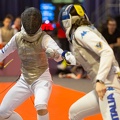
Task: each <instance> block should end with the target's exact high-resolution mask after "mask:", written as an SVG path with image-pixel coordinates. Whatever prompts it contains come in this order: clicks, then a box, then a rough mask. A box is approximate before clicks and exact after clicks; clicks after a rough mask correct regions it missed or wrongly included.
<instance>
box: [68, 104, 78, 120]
mask: <svg viewBox="0 0 120 120" xmlns="http://www.w3.org/2000/svg"><path fill="white" fill-rule="evenodd" d="M69 119H70V120H78V118H77V113H76V112H75V109H74V106H71V107H70V109H69Z"/></svg>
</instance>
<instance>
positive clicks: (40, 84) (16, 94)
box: [0, 70, 52, 119]
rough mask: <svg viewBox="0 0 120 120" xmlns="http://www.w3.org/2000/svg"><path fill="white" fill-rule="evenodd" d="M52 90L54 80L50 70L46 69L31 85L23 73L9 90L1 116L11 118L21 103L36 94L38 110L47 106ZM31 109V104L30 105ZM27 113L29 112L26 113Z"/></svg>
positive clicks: (1, 108) (0, 110)
mask: <svg viewBox="0 0 120 120" xmlns="http://www.w3.org/2000/svg"><path fill="white" fill-rule="evenodd" d="M51 90H52V80H51V75H50V73H49V70H46V71H45V72H44V73H43V74H42V75H41V76H40V77H39V78H38V79H37V80H36V81H34V82H33V83H32V84H31V85H29V84H28V83H26V81H25V80H24V77H23V76H22V75H21V77H20V79H19V80H18V81H17V83H16V84H15V85H14V86H13V87H12V88H11V89H10V90H9V91H8V92H7V94H6V95H5V97H4V98H3V100H2V103H1V105H0V117H2V118H4V119H6V118H9V117H10V116H11V115H12V114H13V113H14V112H13V111H14V109H16V108H17V107H18V106H19V105H20V104H21V103H23V102H24V101H25V100H26V99H28V98H29V97H30V96H31V95H34V96H35V100H34V105H35V108H36V110H39V109H42V108H41V106H46V109H47V104H48V100H49V97H50V94H51ZM28 109H29V106H28ZM26 114H27V113H26Z"/></svg>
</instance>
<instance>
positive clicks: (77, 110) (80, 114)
mask: <svg viewBox="0 0 120 120" xmlns="http://www.w3.org/2000/svg"><path fill="white" fill-rule="evenodd" d="M99 112H100V109H99V104H98V98H97V96H96V93H95V91H91V92H90V93H88V94H86V95H85V96H84V97H82V98H80V99H79V100H77V101H76V102H75V103H73V105H72V106H71V107H70V109H69V119H70V120H82V119H83V118H85V117H87V116H90V115H94V114H97V113H99Z"/></svg>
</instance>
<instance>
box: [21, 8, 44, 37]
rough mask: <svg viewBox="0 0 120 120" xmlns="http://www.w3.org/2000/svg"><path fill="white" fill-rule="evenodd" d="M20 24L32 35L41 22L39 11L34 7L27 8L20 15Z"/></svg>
mask: <svg viewBox="0 0 120 120" xmlns="http://www.w3.org/2000/svg"><path fill="white" fill-rule="evenodd" d="M21 19H22V24H23V27H24V29H25V31H26V33H27V34H29V35H34V34H35V33H36V32H37V31H38V30H39V28H40V26H41V23H42V15H41V13H40V11H39V10H38V9H36V8H34V7H30V8H27V9H26V10H25V11H24V12H23V13H22V15H21Z"/></svg>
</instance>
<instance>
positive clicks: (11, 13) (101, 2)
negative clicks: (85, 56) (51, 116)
mask: <svg viewBox="0 0 120 120" xmlns="http://www.w3.org/2000/svg"><path fill="white" fill-rule="evenodd" d="M70 3H78V4H82V5H83V7H84V8H85V10H86V13H87V15H88V17H89V19H90V21H91V22H92V23H93V24H94V25H95V27H97V28H98V30H99V31H100V32H101V33H102V35H103V36H104V37H105V39H106V40H107V42H108V43H109V45H110V47H111V48H112V49H113V51H114V53H115V57H116V59H117V61H118V63H119V64H120V0H0V49H1V48H2V47H3V46H4V45H5V44H6V43H7V42H8V41H9V40H10V39H11V37H12V36H13V35H14V34H16V33H17V32H18V31H20V29H21V18H20V15H21V13H22V12H23V11H24V10H25V9H26V8H28V7H31V6H33V7H36V8H38V9H39V10H40V11H41V13H42V25H41V28H42V30H44V31H46V32H47V33H48V34H49V35H51V36H52V37H53V39H54V40H55V41H56V42H57V43H58V45H59V46H60V47H61V48H62V49H63V50H70V51H71V45H70V44H69V42H68V41H67V39H66V36H65V33H64V31H63V30H62V29H61V27H60V25H59V23H58V13H59V11H60V9H61V7H63V6H64V5H66V4H70ZM10 60H12V61H11V62H10V64H9V65H8V66H7V67H6V68H5V69H3V66H4V65H6V64H7V63H8V62H9V61H10ZM49 63H50V71H51V74H52V75H54V76H57V77H58V78H59V79H61V78H65V79H67V80H68V79H70V78H72V80H74V79H76V80H81V79H82V80H83V82H84V81H86V80H89V76H87V73H86V71H84V69H83V68H82V66H81V65H80V66H77V67H76V66H67V65H66V63H65V62H62V63H61V64H57V63H56V62H55V61H54V60H51V59H50V60H49ZM18 75H20V60H19V58H18V55H17V52H16V51H15V52H14V53H13V54H11V55H10V56H9V57H7V58H6V59H5V60H4V61H3V62H1V63H0V76H5V77H6V76H13V77H14V76H18ZM5 79H6V78H5ZM8 79H10V78H8ZM12 79H13V78H12ZM57 80H58V79H57ZM67 80H66V81H67ZM68 81H69V80H68ZM58 83H59V81H58ZM87 83H88V81H87ZM59 84H63V85H65V84H67V85H68V83H67V82H66V83H65V81H63V82H62V83H59ZM84 84H85V83H84ZM69 85H70V86H73V83H71V84H70V82H69ZM76 85H77V82H76ZM82 87H83V86H81V88H82ZM79 88H80V87H79ZM75 89H76V87H75ZM83 89H84V88H83ZM90 89H91V87H90ZM83 91H84V90H83Z"/></svg>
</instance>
